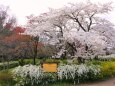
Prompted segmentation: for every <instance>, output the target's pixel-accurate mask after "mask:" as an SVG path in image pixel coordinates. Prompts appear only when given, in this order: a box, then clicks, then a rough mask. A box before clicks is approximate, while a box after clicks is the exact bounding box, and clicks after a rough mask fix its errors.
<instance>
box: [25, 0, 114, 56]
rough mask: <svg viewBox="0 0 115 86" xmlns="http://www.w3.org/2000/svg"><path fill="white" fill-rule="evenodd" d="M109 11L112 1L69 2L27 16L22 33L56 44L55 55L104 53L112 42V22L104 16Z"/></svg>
mask: <svg viewBox="0 0 115 86" xmlns="http://www.w3.org/2000/svg"><path fill="white" fill-rule="evenodd" d="M110 11H112V6H111V3H104V4H100V3H98V4H94V3H91V2H90V1H87V2H82V3H76V4H73V3H70V4H69V5H67V6H65V7H62V8H59V9H50V11H49V12H47V13H43V14H41V15H39V16H30V17H29V19H30V21H29V23H28V24H27V27H28V29H27V30H26V31H25V34H29V35H32V36H39V38H40V39H42V41H43V40H45V41H43V42H46V43H51V44H53V45H56V46H58V47H57V49H59V52H58V53H57V54H56V57H64V56H65V57H68V56H77V57H83V56H86V57H88V56H90V57H91V55H94V56H95V55H98V54H105V50H106V49H108V48H112V47H113V46H114V45H115V40H114V39H115V35H114V33H113V32H114V31H115V30H114V25H113V24H112V23H111V22H110V21H109V20H107V19H106V18H103V15H105V14H107V13H109V12H110Z"/></svg>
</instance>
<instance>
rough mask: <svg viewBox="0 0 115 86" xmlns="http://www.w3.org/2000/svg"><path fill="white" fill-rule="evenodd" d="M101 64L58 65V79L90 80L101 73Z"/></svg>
mask: <svg viewBox="0 0 115 86" xmlns="http://www.w3.org/2000/svg"><path fill="white" fill-rule="evenodd" d="M100 71H101V70H100V66H98V65H90V66H88V65H86V64H81V65H64V66H59V67H58V79H60V80H64V79H65V80H72V81H76V80H77V81H78V83H79V80H80V81H82V80H89V79H95V78H96V77H97V76H98V75H99V74H100Z"/></svg>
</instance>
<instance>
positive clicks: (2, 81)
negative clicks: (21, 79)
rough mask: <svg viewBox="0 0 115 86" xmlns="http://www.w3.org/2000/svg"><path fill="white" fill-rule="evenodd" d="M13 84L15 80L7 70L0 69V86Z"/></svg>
mask: <svg viewBox="0 0 115 86" xmlns="http://www.w3.org/2000/svg"><path fill="white" fill-rule="evenodd" d="M14 84H15V81H14V80H13V76H12V73H11V72H10V71H9V70H5V71H0V86H12V85H14Z"/></svg>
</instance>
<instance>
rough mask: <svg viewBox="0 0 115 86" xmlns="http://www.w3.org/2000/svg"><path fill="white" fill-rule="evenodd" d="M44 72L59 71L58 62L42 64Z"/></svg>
mask: <svg viewBox="0 0 115 86" xmlns="http://www.w3.org/2000/svg"><path fill="white" fill-rule="evenodd" d="M42 67H43V70H44V72H57V67H58V64H57V63H43V64H42Z"/></svg>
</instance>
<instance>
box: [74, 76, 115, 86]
mask: <svg viewBox="0 0 115 86" xmlns="http://www.w3.org/2000/svg"><path fill="white" fill-rule="evenodd" d="M73 86H74V85H73ZM75 86H115V78H112V79H109V80H105V81H100V82H93V83H87V84H79V85H75Z"/></svg>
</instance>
